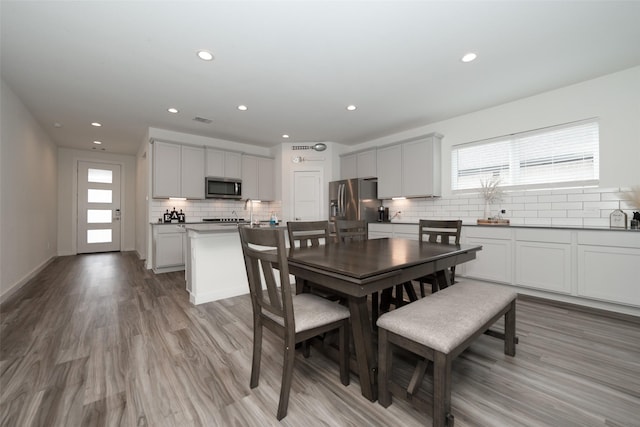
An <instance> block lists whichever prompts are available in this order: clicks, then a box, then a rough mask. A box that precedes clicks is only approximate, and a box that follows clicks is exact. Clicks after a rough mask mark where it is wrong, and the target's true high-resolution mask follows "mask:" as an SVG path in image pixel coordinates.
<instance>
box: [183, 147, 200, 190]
mask: <svg viewBox="0 0 640 427" xmlns="http://www.w3.org/2000/svg"><path fill="white" fill-rule="evenodd" d="M180 154H181V159H180V165H181V168H182V174H181V181H180V190H181V194H182V197H186V198H187V199H204V158H203V157H204V148H202V147H190V146H188V145H183V146H182V147H181V152H180Z"/></svg>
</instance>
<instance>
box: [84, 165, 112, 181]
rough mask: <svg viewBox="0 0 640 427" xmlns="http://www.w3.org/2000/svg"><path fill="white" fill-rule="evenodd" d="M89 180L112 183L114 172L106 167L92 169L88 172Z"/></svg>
mask: <svg viewBox="0 0 640 427" xmlns="http://www.w3.org/2000/svg"><path fill="white" fill-rule="evenodd" d="M87 175H88V177H87V181H88V182H102V183H104V184H111V183H112V182H113V172H112V171H110V170H105V169H91V168H89V173H88V174H87Z"/></svg>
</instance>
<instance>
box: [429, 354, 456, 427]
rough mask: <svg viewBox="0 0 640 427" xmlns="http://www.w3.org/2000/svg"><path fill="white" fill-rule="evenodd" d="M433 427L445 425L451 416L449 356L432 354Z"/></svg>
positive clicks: (443, 426)
mask: <svg viewBox="0 0 640 427" xmlns="http://www.w3.org/2000/svg"><path fill="white" fill-rule="evenodd" d="M433 356H434V357H433V359H434V360H433V427H445V426H447V425H448V419H449V418H452V417H451V414H450V412H451V358H450V357H449V356H448V355H446V354H444V353H440V352H439V351H436V352H434V354H433Z"/></svg>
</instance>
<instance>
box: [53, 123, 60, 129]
mask: <svg viewBox="0 0 640 427" xmlns="http://www.w3.org/2000/svg"><path fill="white" fill-rule="evenodd" d="M53 127H54V128H61V127H62V125H61V124H60V123H58V122H55V123H54V124H53Z"/></svg>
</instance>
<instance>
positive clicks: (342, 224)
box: [335, 219, 369, 243]
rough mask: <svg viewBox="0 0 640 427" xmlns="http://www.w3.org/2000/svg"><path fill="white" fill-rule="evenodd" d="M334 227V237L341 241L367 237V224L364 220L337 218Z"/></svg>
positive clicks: (365, 238)
mask: <svg viewBox="0 0 640 427" xmlns="http://www.w3.org/2000/svg"><path fill="white" fill-rule="evenodd" d="M335 228H336V238H337V240H338V241H339V242H342V243H344V242H348V241H353V240H367V239H368V238H369V224H367V221H365V220H346V219H338V220H336V222H335Z"/></svg>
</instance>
